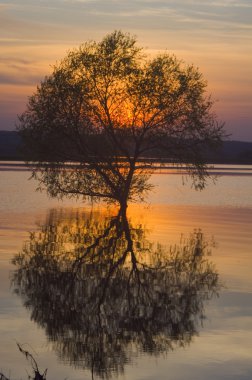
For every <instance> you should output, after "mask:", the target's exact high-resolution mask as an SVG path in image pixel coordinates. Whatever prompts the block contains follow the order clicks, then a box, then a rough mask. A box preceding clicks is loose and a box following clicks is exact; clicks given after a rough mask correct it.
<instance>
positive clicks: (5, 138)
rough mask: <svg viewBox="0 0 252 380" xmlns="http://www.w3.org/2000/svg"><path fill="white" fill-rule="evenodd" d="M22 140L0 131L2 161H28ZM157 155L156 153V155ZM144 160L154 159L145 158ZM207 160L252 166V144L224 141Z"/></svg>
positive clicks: (16, 133) (14, 134) (207, 153)
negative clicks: (21, 146) (22, 148)
mask: <svg viewBox="0 0 252 380" xmlns="http://www.w3.org/2000/svg"><path fill="white" fill-rule="evenodd" d="M20 145H21V138H20V136H19V135H18V132H16V131H0V160H1V161H26V160H28V157H25V156H24V154H22V153H21V151H20ZM154 154H155V153H154ZM142 159H143V160H150V159H152V158H149V157H143V158H142ZM153 160H154V161H155V162H159V161H162V162H164V163H171V162H172V159H169V158H167V159H163V158H159V157H157V158H154V159H153ZM205 160H206V162H207V163H209V164H213V165H214V164H225V165H252V142H243V141H224V142H223V144H222V146H221V147H220V148H219V149H218V150H217V151H215V152H212V151H207V152H206V156H205Z"/></svg>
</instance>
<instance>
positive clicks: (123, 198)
mask: <svg viewBox="0 0 252 380" xmlns="http://www.w3.org/2000/svg"><path fill="white" fill-rule="evenodd" d="M212 104H213V102H212V100H211V98H210V97H209V96H207V95H206V82H205V80H204V79H203V78H202V75H201V74H200V72H199V71H198V69H197V68H195V67H194V66H192V65H191V66H186V65H185V64H184V63H183V62H181V61H179V60H178V59H177V58H176V57H175V56H173V55H169V54H166V53H165V54H161V55H158V56H156V57H155V58H152V59H150V58H148V57H146V56H145V55H144V54H143V51H142V49H140V48H139V47H137V45H136V39H135V38H134V37H132V36H130V35H129V34H124V33H122V32H120V31H115V32H113V33H111V34H109V35H107V36H105V37H104V39H103V40H102V41H101V42H87V43H84V44H83V45H81V46H80V47H79V48H78V49H75V50H72V51H70V52H69V53H68V55H67V56H66V58H65V59H63V60H62V61H61V62H60V63H59V64H58V65H56V66H55V67H54V70H53V73H52V74H51V75H50V76H48V77H46V78H45V79H44V81H43V82H41V84H40V85H39V86H38V88H37V91H36V93H35V94H34V95H33V96H31V97H30V98H29V102H28V106H27V109H26V111H25V112H24V113H23V114H22V115H21V116H20V118H19V119H20V123H19V125H18V130H19V131H20V133H21V135H22V137H23V140H24V143H25V152H26V154H27V155H28V157H29V158H30V160H31V161H32V162H33V164H34V170H33V175H34V177H35V178H37V179H38V180H39V183H40V186H41V187H45V188H46V189H47V191H48V193H49V194H50V195H51V196H59V197H61V196H81V197H84V198H85V197H98V198H99V199H100V198H103V199H106V200H110V199H113V200H116V201H118V202H119V203H120V204H121V205H122V204H125V205H126V203H127V200H128V199H129V200H132V199H135V198H139V197H140V198H141V197H143V196H144V193H145V191H146V190H148V189H149V185H148V182H147V178H148V171H147V170H146V168H148V169H150V168H152V167H153V160H152V158H153V157H156V158H158V159H166V160H169V161H171V162H174V163H176V165H183V167H184V168H186V170H187V172H188V173H189V174H190V175H191V176H192V178H193V184H194V186H195V187H196V188H203V187H204V185H205V181H206V178H207V176H208V171H207V165H206V164H205V162H204V151H205V149H206V148H207V147H208V148H209V147H214V146H216V145H217V144H218V143H219V142H220V141H221V139H222V137H223V135H224V132H223V125H220V124H219V123H218V122H217V120H216V117H215V115H214V114H213V113H212V111H211V108H212ZM147 159H148V160H147ZM139 161H140V162H141V165H139ZM66 162H72V163H73V162H74V163H75V165H74V166H73V165H72V166H67V167H66V165H65V164H66Z"/></svg>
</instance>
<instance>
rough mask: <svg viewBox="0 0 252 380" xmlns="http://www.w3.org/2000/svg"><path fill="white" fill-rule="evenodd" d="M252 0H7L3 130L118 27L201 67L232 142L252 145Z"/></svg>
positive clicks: (0, 77)
mask: <svg viewBox="0 0 252 380" xmlns="http://www.w3.org/2000/svg"><path fill="white" fill-rule="evenodd" d="M251 20H252V3H251V0H241V1H238V0H237V1H236V0H213V1H206V0H203V1H200V0H178V1H175V0H173V1H172V0H160V1H159V0H157V1H154V0H152V1H151V0H128V1H122V0H109V1H107V0H51V1H49V0H43V1H35V0H22V1H21V0H13V1H12V0H8V1H7V0H4V1H1V0H0V29H1V34H0V45H1V54H0V129H2V130H4V129H9V130H13V129H14V128H15V122H17V114H18V113H21V112H22V111H24V109H25V104H26V102H27V96H29V95H31V94H32V93H33V92H34V91H35V89H36V85H37V84H38V83H39V82H40V81H41V80H42V79H43V78H44V76H45V75H47V74H49V73H50V71H51V66H52V65H53V64H54V63H55V62H56V61H59V60H60V59H61V58H63V57H64V55H65V54H66V52H67V51H68V50H69V49H71V48H72V47H76V46H78V45H79V44H80V43H82V42H84V41H86V40H89V39H95V40H99V39H101V38H102V37H103V36H104V35H105V34H107V33H110V32H112V31H113V30H115V29H121V30H123V31H125V32H130V33H132V34H135V35H136V36H137V37H138V41H139V45H140V46H143V47H146V48H148V49H149V51H150V52H151V53H155V52H156V51H162V50H164V49H167V51H169V52H171V53H175V54H176V55H177V56H178V57H179V58H181V59H183V60H185V61H186V62H187V63H194V64H195V65H196V66H198V67H199V68H200V71H201V72H202V73H203V75H204V77H205V78H206V79H207V80H208V88H209V92H211V93H212V95H213V98H214V99H216V100H217V103H216V105H215V110H216V112H217V114H218V116H219V119H220V120H222V121H225V122H226V130H227V132H228V133H231V134H232V137H231V138H232V139H236V140H243V141H252V22H251Z"/></svg>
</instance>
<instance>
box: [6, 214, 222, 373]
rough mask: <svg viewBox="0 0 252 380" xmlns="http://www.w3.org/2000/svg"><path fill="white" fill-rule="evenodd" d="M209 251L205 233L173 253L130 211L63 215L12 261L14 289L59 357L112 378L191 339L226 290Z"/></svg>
mask: <svg viewBox="0 0 252 380" xmlns="http://www.w3.org/2000/svg"><path fill="white" fill-rule="evenodd" d="M210 253H211V245H210V243H209V242H208V241H207V240H206V239H205V237H204V234H203V232H202V231H200V230H199V231H194V232H193V233H192V234H190V236H189V237H188V238H183V239H181V241H180V243H178V244H176V245H170V246H167V247H166V246H163V245H161V244H160V243H158V242H153V241H151V240H149V237H148V232H147V231H146V230H145V228H144V227H143V226H142V225H141V224H140V225H136V224H133V223H132V222H131V221H130V220H128V219H127V217H126V215H125V214H123V213H122V212H121V210H119V212H118V214H117V215H115V216H111V215H109V214H108V213H106V215H104V214H102V213H101V212H93V211H91V212H90V213H86V212H83V211H82V212H81V211H80V210H67V211H66V210H65V211H64V210H59V209H57V210H51V211H50V213H49V214H48V218H47V221H46V223H45V224H43V225H42V226H41V228H40V230H38V231H36V232H32V233H31V234H30V239H29V240H28V241H26V242H25V244H24V246H23V248H22V250H21V252H20V253H19V254H17V255H16V256H15V257H14V258H13V264H14V265H15V267H16V268H15V271H13V273H12V286H13V290H14V292H15V293H16V294H18V295H19V296H20V297H21V299H22V301H23V304H24V305H25V307H26V308H27V309H28V310H29V312H30V318H31V320H33V321H34V322H36V323H37V324H38V325H39V326H40V327H42V328H43V329H45V332H46V335H47V338H48V340H49V341H50V342H52V347H53V349H54V350H55V351H56V352H57V356H58V357H60V358H61V359H63V360H65V361H66V362H67V363H69V364H71V365H73V366H74V367H81V368H85V369H90V370H91V371H92V373H93V374H95V375H96V376H95V378H96V377H97V376H99V377H101V378H105V379H109V378H111V375H112V373H116V374H118V375H119V374H120V373H122V372H123V370H124V366H125V364H126V363H129V362H130V361H131V360H133V358H135V357H136V356H137V355H138V353H141V352H144V353H147V354H149V355H150V354H155V355H161V354H163V353H167V352H169V351H172V350H174V349H176V348H178V347H185V346H188V345H189V344H190V343H191V342H192V340H193V337H194V336H195V335H197V334H198V330H199V326H201V327H202V324H203V321H204V318H205V310H204V309H205V303H206V302H207V301H208V300H211V299H212V298H213V297H214V296H215V295H217V294H218V292H219V291H220V289H221V284H220V280H219V275H218V273H217V272H216V269H215V267H214V265H213V263H211V260H210V259H209V255H210ZM92 378H93V377H92Z"/></svg>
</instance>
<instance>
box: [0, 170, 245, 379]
mask: <svg viewBox="0 0 252 380" xmlns="http://www.w3.org/2000/svg"><path fill="white" fill-rule="evenodd" d="M17 164H18V163H17ZM214 172H215V173H216V174H217V177H218V181H217V183H216V184H211V183H210V184H209V186H208V187H207V189H206V190H204V191H203V192H196V191H194V190H192V189H191V187H190V181H189V182H188V183H186V184H185V185H184V186H183V185H182V178H181V175H180V174H178V173H177V172H176V171H172V170H171V169H169V170H168V169H167V170H166V171H165V170H163V171H160V173H157V174H154V175H153V176H152V178H151V182H152V183H153V184H154V185H155V188H154V190H153V191H152V192H151V194H150V195H149V198H148V199H147V200H146V203H144V204H132V205H130V206H129V209H128V225H129V229H130V231H131V234H132V236H133V243H134V252H135V254H136V258H137V260H138V262H139V263H140V262H141V268H140V267H138V269H139V270H135V271H132V272H131V264H132V263H131V261H130V260H129V262H127V260H125V262H124V266H123V267H122V268H121V267H119V265H118V267H117V268H116V271H115V272H113V276H111V282H110V284H112V285H111V286H110V285H106V284H107V283H106V281H105V282H103V284H105V285H104V289H106V294H107V301H106V302H105V303H104V305H103V307H102V308H101V307H100V308H99V311H100V314H99V318H98V317H97V312H96V310H97V309H96V307H97V299H98V303H99V299H100V298H99V297H100V293H99V291H100V289H101V290H103V288H102V286H101V283H100V279H101V278H105V280H106V278H107V277H106V276H105V277H104V273H106V268H107V265H108V263H107V261H103V259H104V257H103V256H102V253H101V252H104V251H105V250H106V249H107V252H108V255H112V256H110V260H112V259H113V260H115V258H116V257H117V256H116V255H118V257H119V256H120V255H119V254H121V253H120V252H123V249H124V247H125V243H124V241H123V239H122V238H121V236H119V235H117V232H115V231H117V230H115V229H114V224H113V223H114V220H116V218H117V210H116V209H115V208H114V207H112V206H111V207H110V208H107V207H105V206H102V205H100V206H98V205H96V206H94V207H91V205H87V204H80V202H75V201H69V200H67V201H64V202H62V201H57V200H55V199H54V200H52V199H48V198H47V196H46V194H44V193H39V192H35V188H36V183H35V182H33V181H28V178H29V175H30V172H29V171H27V170H25V169H24V168H22V167H20V166H19V165H9V166H8V165H6V164H5V165H1V164H0V341H1V345H0V372H3V373H4V374H5V375H6V376H7V377H10V378H11V379H12V380H13V379H21V378H22V379H26V378H27V377H28V376H27V371H28V372H29V373H31V372H32V371H31V366H30V365H29V363H28V362H27V361H26V360H25V357H24V356H23V355H22V354H21V353H20V352H19V351H18V349H17V346H16V342H18V343H20V344H22V347H23V348H24V349H26V350H28V351H29V352H30V353H31V354H32V355H33V356H34V358H35V359H36V361H37V363H38V365H39V368H40V369H41V371H42V372H43V370H44V369H46V368H48V374H47V379H48V380H50V379H53V380H61V379H66V378H67V379H69V380H80V379H82V380H83V379H92V378H93V379H99V378H102V377H103V378H106V377H107V378H114V379H120V380H122V379H124V380H154V379H171V380H174V379H175V380H182V379H187V380H202V378H204V379H206V380H210V379H211V380H212V379H217V380H218V379H219V380H220V379H221V380H223V379H228V380H234V379H237V380H238V379H239V380H245V379H246V380H248V379H251V378H252V167H251V166H244V167H243V166H226V167H224V166H223V165H221V166H217V167H216V168H215V169H214ZM88 246H89V247H91V246H92V249H93V252H95V254H96V257H97V260H98V261H97V262H96V266H97V267H99V270H100V271H97V272H95V271H94V270H93V263H91V262H90V261H89V262H87V261H85V262H84V258H83V257H82V253H83V250H85V249H86V248H87V247H88ZM108 247H109V248H108ZM113 247H116V250H114V251H113ZM198 249H200V252H201V253H200V255H198V254H197V252H198ZM111 252H112V253H111ZM118 252H119V253H118ZM202 252H203V254H202ZM76 258H77V259H78V260H79V261H78V260H77V259H76ZM13 260H14V261H13ZM74 260H77V261H76V262H78V263H81V265H77V264H76V265H75V268H78V269H76V272H75V275H74V276H72V274H71V273H70V271H69V268H70V265H72V262H73V261H74ZM132 262H133V261H132ZM91 264H92V265H91ZM132 265H133V264H132ZM84 267H85V268H84ZM154 267H155V270H152V269H150V268H154ZM71 268H72V267H71ZM110 268H111V267H110ZM130 273H132V274H131V277H129V274H130ZM127 276H128V277H127ZM125 278H126V280H125ZM129 278H130V280H129ZM127 281H129V284H130V286H131V288H130V291H128V290H127V289H128V288H127V286H126V285H127V283H128V282H127ZM124 284H126V285H125V286H124ZM126 288H127V289H126ZM139 289H140V290H139ZM127 297H128V299H127ZM126 301H127V302H126ZM129 305H130V306H129ZM132 305H133V306H132ZM154 306H155V307H154ZM134 313H135V314H134ZM133 314H134V318H133V317H132V315H133ZM129 315H130V317H129ZM130 318H131V319H130ZM132 318H133V319H132ZM132 320H134V325H133V324H132Z"/></svg>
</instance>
